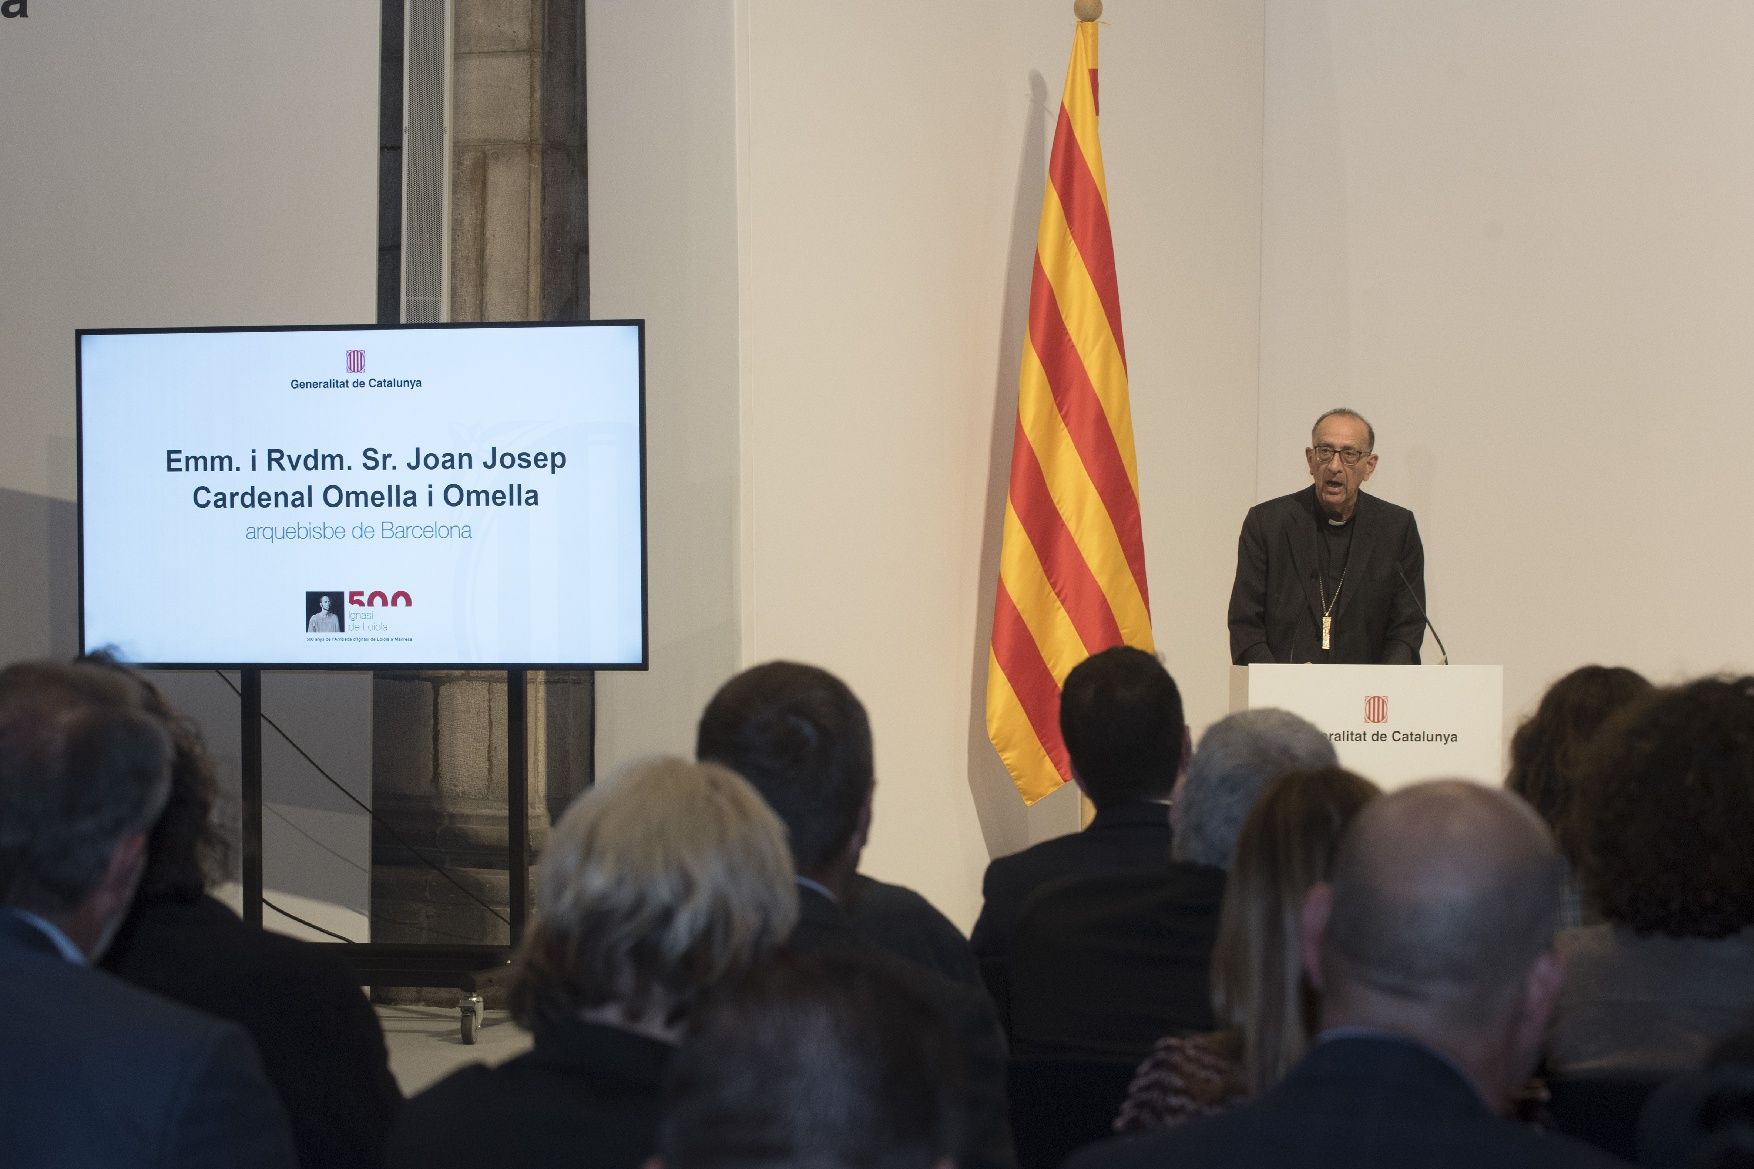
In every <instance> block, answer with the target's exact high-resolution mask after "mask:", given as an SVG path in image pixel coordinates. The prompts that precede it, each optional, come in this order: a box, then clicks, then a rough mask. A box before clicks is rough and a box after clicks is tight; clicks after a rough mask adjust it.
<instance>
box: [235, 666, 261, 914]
mask: <svg viewBox="0 0 1754 1169" xmlns="http://www.w3.org/2000/svg"><path fill="white" fill-rule="evenodd" d="M238 689H239V691H240V692H241V694H242V701H241V702H239V703H238V746H239V749H240V750H241V751H242V753H243V763H242V768H241V770H242V772H243V775H242V779H243V784H242V793H241V797H240V801H239V802H240V803H241V805H242V808H241V811H242V815H243V823H242V824H241V825H240V826H239V827H240V828H241V831H240V832H239V834H238V840H239V849H238V852H239V858H238V859H239V862H240V863H241V865H242V867H243V873H242V876H241V880H242V882H243V887H244V893H243V897H244V904H243V916H244V920H245V921H247V922H249V923H250V924H251V925H253V926H260V925H261V924H262V671H261V670H259V669H256V668H255V667H246V668H245V669H243V670H240V671H238Z"/></svg>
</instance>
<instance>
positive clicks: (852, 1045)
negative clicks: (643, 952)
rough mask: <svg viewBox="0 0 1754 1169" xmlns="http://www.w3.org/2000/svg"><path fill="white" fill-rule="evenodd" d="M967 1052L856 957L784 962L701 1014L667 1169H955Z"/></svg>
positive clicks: (925, 1009) (680, 1083) (662, 1153)
mask: <svg viewBox="0 0 1754 1169" xmlns="http://www.w3.org/2000/svg"><path fill="white" fill-rule="evenodd" d="M959 1058H960V1049H959V1048H958V1046H957V1043H956V1040H955V1038H954V1036H953V1035H952V1033H951V1031H950V1029H949V1025H948V1024H947V1023H946V1022H945V1021H944V1019H943V1017H942V1016H941V1015H940V1014H939V1013H938V1012H937V1010H936V1009H935V1008H934V1007H933V1006H932V1004H931V1003H929V1002H927V1001H926V1000H925V999H924V998H921V997H920V996H919V994H918V993H917V992H915V991H914V990H913V989H912V988H910V987H909V986H908V985H907V984H906V983H904V982H901V981H899V980H898V979H897V977H896V976H895V975H894V974H893V973H891V972H889V971H887V970H885V969H884V968H883V967H881V966H878V965H875V964H873V963H872V962H870V961H869V960H868V959H861V958H860V957H859V956H857V954H856V953H852V952H845V953H839V954H824V955H812V956H807V957H795V956H789V955H788V956H783V957H781V958H779V959H777V960H775V961H773V962H770V963H768V964H765V965H764V966H762V967H760V968H758V969H757V970H756V971H755V972H754V973H753V974H752V975H751V976H749V977H748V978H746V979H744V980H743V981H742V982H741V983H740V984H739V985H737V986H735V987H734V988H732V989H731V990H730V991H728V992H727V993H726V994H724V995H723V996H721V997H716V998H715V999H714V1000H713V1001H712V1002H711V1003H710V1004H709V1006H708V1007H707V1008H706V1009H705V1010H704V1011H702V1013H701V1015H700V1017H699V1018H698V1019H697V1020H696V1022H695V1024H694V1026H693V1027H691V1029H690V1034H689V1036H688V1039H687V1040H686V1041H685V1042H684V1044H683V1046H682V1051H681V1052H680V1054H679V1055H678V1056H677V1059H676V1063H675V1065H674V1067H673V1068H672V1070H671V1074H670V1082H669V1085H668V1091H667V1093H666V1095H667V1103H666V1108H665V1112H664V1120H663V1123H662V1126H661V1127H660V1130H659V1134H658V1161H659V1162H660V1163H661V1164H662V1165H663V1166H664V1169H934V1167H943V1169H948V1167H949V1165H950V1164H951V1157H952V1155H953V1153H954V1150H955V1149H956V1148H957V1147H958V1143H959V1138H958V1133H957V1131H956V1129H957V1118H958V1110H957V1104H956V1102H957V1098H958V1092H959V1088H960V1077H961V1070H960V1064H959Z"/></svg>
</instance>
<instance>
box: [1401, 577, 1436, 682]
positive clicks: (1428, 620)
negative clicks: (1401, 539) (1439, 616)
mask: <svg viewBox="0 0 1754 1169" xmlns="http://www.w3.org/2000/svg"><path fill="white" fill-rule="evenodd" d="M1395 575H1396V576H1398V577H1400V578H1401V585H1402V586H1403V587H1404V588H1405V589H1406V590H1407V595H1408V596H1409V597H1412V598H1413V607H1414V608H1415V609H1417V610H1419V619H1420V620H1421V621H1423V622H1425V628H1427V629H1429V630H1431V637H1432V640H1434V641H1436V642H1437V652H1438V653H1440V654H1442V655H1443V664H1444V665H1446V666H1447V665H1449V650H1447V649H1445V648H1443V638H1441V637H1439V636H1437V626H1435V625H1433V624H1432V623H1431V618H1430V617H1427V616H1426V615H1425V606H1424V605H1421V604H1420V603H1419V594H1418V593H1417V592H1415V591H1414V590H1413V586H1412V585H1411V584H1409V583H1408V582H1407V574H1406V573H1404V572H1402V571H1401V566H1400V565H1399V564H1397V565H1395Z"/></svg>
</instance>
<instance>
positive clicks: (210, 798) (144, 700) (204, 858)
mask: <svg viewBox="0 0 1754 1169" xmlns="http://www.w3.org/2000/svg"><path fill="white" fill-rule="evenodd" d="M80 661H82V662H88V663H90V664H91V665H94V666H100V667H102V668H104V669H108V670H113V671H115V672H116V673H118V674H120V675H122V676H124V677H125V678H126V679H127V680H128V681H129V683H130V684H132V685H134V686H136V687H138V688H139V694H140V701H141V704H142V705H143V706H144V707H145V708H146V713H148V714H150V715H151V716H152V717H154V718H156V719H157V720H158V721H159V722H160V723H162V724H163V726H164V728H165V731H166V732H167V733H168V734H169V735H170V740H171V789H170V797H169V798H168V799H167V800H166V801H165V805H164V811H163V812H161V813H159V817H158V821H157V822H156V823H155V824H153V826H152V833H151V835H150V836H149V837H147V842H146V871H145V872H144V873H143V874H141V877H140V892H139V894H138V896H139V899H140V900H141V901H143V902H144V901H147V900H157V899H171V900H177V901H192V900H194V899H195V898H197V897H199V896H201V894H202V893H204V892H206V890H207V888H208V886H209V885H211V884H213V883H214V882H215V881H217V880H220V879H222V878H223V876H224V875H225V873H226V871H227V870H228V869H229V868H230V867H231V849H230V847H229V846H228V845H227V843H226V840H225V837H224V836H223V835H222V834H221V833H220V831H219V829H218V827H217V826H216V825H215V824H214V823H213V805H214V803H215V801H216V800H217V799H218V790H219V785H218V780H217V778H216V775H215V771H214V766H213V757H212V756H211V755H209V754H208V753H207V743H206V740H204V739H203V738H202V736H201V730H200V728H199V727H197V726H196V725H195V724H194V722H193V721H192V720H190V719H189V718H188V717H186V716H185V715H183V714H182V713H180V712H179V711H178V710H177V709H176V708H175V707H173V706H172V705H171V703H170V700H169V699H167V698H166V697H165V696H164V692H163V691H162V690H160V689H159V688H158V687H157V686H155V685H153V684H152V682H151V681H150V680H148V679H147V677H146V676H145V675H144V674H140V673H137V672H136V671H134V670H132V669H130V668H129V667H127V666H125V665H123V664H122V663H121V662H119V661H117V660H116V658H115V657H114V656H113V655H112V654H110V653H109V652H107V651H103V650H100V651H98V652H97V653H92V654H86V655H85V656H84V657H82V658H81V659H80Z"/></svg>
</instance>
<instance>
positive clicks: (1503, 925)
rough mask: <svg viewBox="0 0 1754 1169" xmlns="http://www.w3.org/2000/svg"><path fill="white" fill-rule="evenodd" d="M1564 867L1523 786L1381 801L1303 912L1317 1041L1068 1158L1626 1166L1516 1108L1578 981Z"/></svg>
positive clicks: (1356, 826) (1083, 1168)
mask: <svg viewBox="0 0 1754 1169" xmlns="http://www.w3.org/2000/svg"><path fill="white" fill-rule="evenodd" d="M1564 879H1565V867H1564V864H1563V862H1562V861H1561V860H1560V859H1559V855H1558V852H1557V851H1556V850H1555V849H1554V847H1553V841H1552V838H1551V836H1549V834H1548V832H1547V829H1546V827H1545V825H1544V824H1542V822H1541V820H1540V817H1538V816H1537V815H1536V814H1535V813H1534V811H1533V810H1532V809H1530V808H1529V807H1528V806H1527V805H1526V804H1524V803H1523V802H1522V801H1521V800H1520V799H1518V798H1517V797H1516V796H1514V795H1511V794H1509V793H1508V792H1504V791H1501V790H1498V789H1494V788H1488V787H1484V786H1480V785H1477V784H1469V783H1464V782H1460V781H1453V782H1440V783H1428V784H1420V785H1417V786H1415V787H1411V788H1405V789H1402V790H1401V791H1398V792H1395V793H1393V794H1391V795H1388V796H1384V797H1382V798H1381V799H1378V800H1376V801H1373V802H1372V803H1370V804H1368V805H1366V806H1365V808H1364V810H1363V811H1362V812H1360V813H1359V815H1358V817H1357V819H1356V820H1354V821H1353V824H1352V826H1351V828H1350V829H1348V831H1347V833H1346V836H1345V838H1344V839H1343V840H1342V842H1341V844H1340V848H1339V852H1338V855H1337V856H1336V858H1335V862H1334V876H1333V881H1332V883H1331V884H1328V885H1318V886H1317V887H1316V888H1315V889H1313V890H1312V891H1311V892H1310V894H1309V898H1308V900H1307V902H1306V903H1305V906H1304V914H1303V950H1304V967H1305V970H1306V972H1307V974H1308V976H1309V978H1310V980H1311V982H1312V983H1313V984H1314V985H1315V987H1316V988H1317V990H1318V992H1319V993H1320V995H1321V1023H1322V1032H1321V1034H1320V1035H1319V1036H1318V1038H1317V1039H1316V1041H1315V1043H1314V1045H1313V1046H1312V1048H1311V1049H1310V1051H1309V1053H1308V1054H1307V1055H1306V1056H1305V1057H1304V1058H1303V1060H1302V1061H1301V1062H1299V1063H1298V1064H1297V1065H1296V1066H1295V1067H1293V1068H1292V1069H1291V1071H1290V1073H1289V1074H1287V1076H1286V1077H1285V1079H1284V1080H1282V1081H1280V1083H1279V1084H1278V1085H1277V1086H1275V1087H1274V1088H1272V1089H1270V1090H1269V1091H1268V1092H1267V1093H1266V1094H1265V1095H1264V1096H1262V1097H1261V1098H1260V1099H1258V1100H1256V1101H1255V1102H1254V1103H1252V1104H1248V1105H1245V1106H1243V1107H1241V1108H1238V1109H1236V1110H1234V1111H1232V1112H1229V1113H1226V1114H1224V1115H1222V1116H1218V1117H1215V1118H1212V1119H1208V1120H1203V1121H1196V1122H1194V1123H1191V1124H1187V1125H1183V1126H1180V1127H1177V1128H1171V1129H1164V1130H1161V1131H1159V1132H1155V1133H1152V1134H1150V1135H1147V1136H1143V1137H1137V1138H1133V1139H1130V1140H1122V1141H1114V1142H1106V1143H1104V1144H1101V1145H1097V1146H1095V1147H1093V1148H1090V1149H1086V1150H1085V1151H1084V1152H1082V1153H1079V1154H1077V1155H1076V1156H1074V1157H1073V1158H1072V1159H1071V1160H1070V1161H1069V1162H1068V1167H1069V1169H1145V1167H1146V1166H1152V1167H1156V1166H1162V1165H1229V1166H1237V1167H1239V1169H1254V1167H1260V1169H1267V1167H1269V1166H1270V1167H1272V1169H1340V1167H1349V1166H1355V1165H1422V1166H1428V1167H1430V1169H1451V1167H1454V1169H1463V1167H1473V1166H1480V1165H1493V1166H1528V1167H1536V1166H1541V1167H1546V1166H1552V1167H1573V1166H1575V1167H1576V1169H1590V1167H1606V1166H1610V1165H1617V1164H1619V1162H1617V1161H1614V1160H1613V1159H1611V1158H1609V1157H1607V1156H1605V1155H1604V1154H1602V1153H1600V1152H1598V1151H1596V1150H1595V1149H1592V1148H1589V1147H1588V1146H1585V1145H1581V1144H1578V1143H1575V1142H1573V1141H1571V1140H1569V1139H1567V1138H1564V1137H1560V1136H1557V1135H1553V1134H1543V1133H1539V1132H1537V1131H1535V1130H1534V1129H1531V1128H1527V1127H1524V1126H1522V1125H1519V1124H1516V1123H1514V1122H1512V1121H1510V1120H1508V1119H1506V1118H1505V1115H1504V1113H1505V1111H1506V1109H1507V1107H1508V1105H1509V1103H1510V1101H1511V1099H1512V1097H1513V1096H1514V1095H1515V1094H1516V1093H1517V1091H1518V1090H1519V1089H1520V1088H1521V1087H1522V1086H1523V1084H1524V1083H1525V1082H1526V1080H1527V1078H1528V1075H1529V1073H1530V1071H1532V1070H1533V1069H1534V1066H1535V1061H1536V1058H1537V1056H1538V1054H1539V1051H1540V1045H1541V1039H1542V1034H1543V1032H1544V1031H1545V1029H1546V1025H1547V1020H1548V1018H1549V1017H1550V1016H1551V1014H1552V1010H1553V1004H1554V1001H1555V999H1556V997H1557V995H1558V992H1559V986H1560V982H1561V981H1562V979H1563V977H1564V964H1563V962H1562V961H1561V959H1560V958H1559V955H1558V953H1557V951H1556V950H1555V949H1554V945H1553V939H1554V934H1555V932H1556V931H1557V929H1558V924H1559V902H1560V893H1561V889H1562V887H1563V885H1564Z"/></svg>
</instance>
